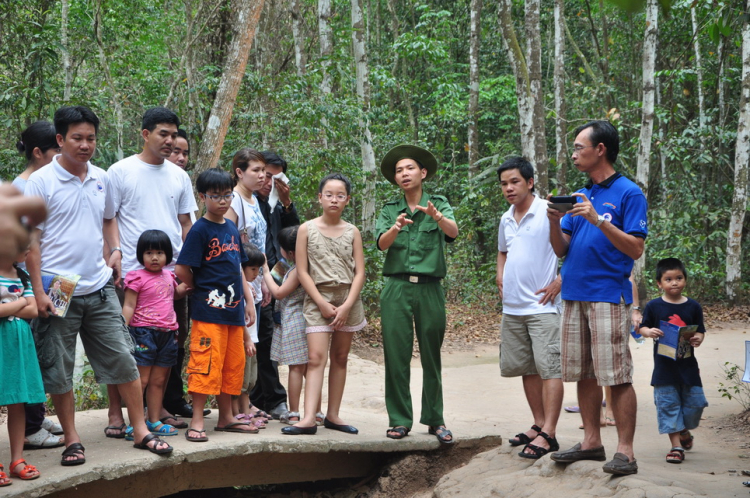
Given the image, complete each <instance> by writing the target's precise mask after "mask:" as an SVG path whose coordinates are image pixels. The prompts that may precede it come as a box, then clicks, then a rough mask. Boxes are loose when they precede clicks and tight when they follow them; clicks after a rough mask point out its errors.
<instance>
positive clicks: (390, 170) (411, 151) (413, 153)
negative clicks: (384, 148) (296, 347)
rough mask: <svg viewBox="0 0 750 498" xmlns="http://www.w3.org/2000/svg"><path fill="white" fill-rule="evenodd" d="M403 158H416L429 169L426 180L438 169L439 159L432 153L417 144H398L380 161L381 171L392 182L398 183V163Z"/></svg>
mask: <svg viewBox="0 0 750 498" xmlns="http://www.w3.org/2000/svg"><path fill="white" fill-rule="evenodd" d="M401 159H414V160H415V161H417V162H418V163H419V164H420V165H421V166H422V167H423V168H425V169H426V170H427V176H426V177H425V180H429V179H430V178H432V177H433V176H434V175H435V173H436V172H437V169H438V164H437V160H436V159H435V156H433V155H432V153H431V152H430V151H428V150H426V149H423V148H422V147H417V146H416V145H407V144H402V145H397V146H396V147H394V148H392V149H391V150H389V151H388V153H387V154H386V155H385V157H384V158H383V160H382V161H381V162H380V172H381V173H383V176H384V177H385V178H386V179H387V180H388V181H389V182H391V183H392V184H394V185H397V183H396V180H395V176H396V163H397V162H399V161H400V160H401Z"/></svg>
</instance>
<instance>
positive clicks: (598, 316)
mask: <svg viewBox="0 0 750 498" xmlns="http://www.w3.org/2000/svg"><path fill="white" fill-rule="evenodd" d="M629 338H630V305H627V304H624V303H620V304H612V303H593V302H587V301H564V311H563V319H562V374H563V381H564V382H577V381H579V380H584V379H594V378H595V379H596V381H597V383H598V384H599V385H600V386H619V385H621V384H632V383H633V358H632V357H631V356H630V348H629V347H628V339H629Z"/></svg>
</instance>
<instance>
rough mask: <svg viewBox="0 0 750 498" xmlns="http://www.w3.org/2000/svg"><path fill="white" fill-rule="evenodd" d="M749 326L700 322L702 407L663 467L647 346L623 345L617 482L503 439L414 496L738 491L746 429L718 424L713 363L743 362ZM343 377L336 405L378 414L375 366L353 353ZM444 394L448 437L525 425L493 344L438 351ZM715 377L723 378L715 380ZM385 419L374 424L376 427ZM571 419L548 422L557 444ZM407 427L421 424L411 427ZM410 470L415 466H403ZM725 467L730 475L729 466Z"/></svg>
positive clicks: (726, 409) (733, 408) (569, 434)
mask: <svg viewBox="0 0 750 498" xmlns="http://www.w3.org/2000/svg"><path fill="white" fill-rule="evenodd" d="M749 331H750V325H748V324H746V323H739V322H736V323H731V324H722V325H721V328H719V327H714V328H711V327H709V335H708V336H707V338H706V341H705V342H704V344H703V345H702V346H701V347H700V348H699V349H698V350H697V353H696V356H697V357H698V361H699V364H700V365H701V375H702V379H703V383H704V389H705V392H706V396H707V398H708V400H709V404H710V406H709V407H708V408H707V409H706V410H705V412H704V421H703V424H702V427H700V428H698V429H697V430H696V431H694V434H695V447H694V449H693V450H691V451H690V452H688V453H687V456H686V459H685V461H684V462H683V463H682V464H681V465H674V464H668V463H666V461H665V455H666V453H667V452H668V450H669V448H670V446H669V440H668V438H667V436H666V435H659V433H658V431H657V425H656V413H655V409H654V405H653V395H652V388H651V386H650V385H649V382H650V378H651V371H652V363H653V360H652V357H651V351H652V349H651V344H650V341H648V340H647V342H646V343H645V344H642V345H639V344H636V343H635V342H632V343H631V349H632V352H633V356H634V360H635V365H636V371H635V382H634V385H635V388H636V392H637V396H638V413H637V416H638V422H637V429H636V438H635V449H636V458H637V459H638V463H639V469H640V470H639V473H638V474H637V475H635V476H631V477H625V478H610V477H609V476H608V475H606V474H604V473H602V472H601V464H600V463H598V462H578V463H575V464H572V465H569V466H567V468H566V467H564V466H562V465H559V464H555V463H554V462H552V461H551V460H550V459H549V456H547V457H544V458H543V459H541V460H539V461H537V462H533V461H529V460H525V459H522V458H520V457H518V456H517V455H516V452H517V449H515V451H511V449H510V446H509V445H507V444H505V445H503V447H501V448H497V449H495V450H492V451H489V452H485V453H483V454H481V455H478V456H476V457H475V458H474V459H473V460H472V461H471V462H470V463H469V464H467V465H465V466H463V467H462V468H460V469H457V470H454V471H453V472H450V473H449V474H447V475H445V476H444V477H443V478H442V479H441V480H440V482H439V483H438V484H437V485H436V486H435V487H434V489H431V490H426V489H425V490H422V493H420V496H440V497H447V496H471V497H484V496H504V497H545V498H546V497H547V496H549V495H551V494H553V495H554V496H617V497H636V496H649V497H652V496H659V497H661V496H663V497H677V496H710V497H733V496H748V491H749V490H748V488H745V487H743V486H742V484H741V482H742V481H746V480H750V477H748V476H743V475H742V471H743V470H745V471H750V459H749V458H748V457H749V456H750V444H748V443H750V431H748V428H747V427H744V428H743V427H739V428H728V427H729V423H728V420H729V419H728V417H730V418H731V416H732V415H733V414H737V413H739V412H741V411H742V410H741V407H740V405H739V404H737V403H736V402H735V401H730V400H728V399H727V398H723V397H721V394H720V393H719V391H718V387H719V383H720V382H723V381H724V379H723V376H722V365H723V364H724V362H727V361H729V362H732V363H736V364H738V365H741V366H743V367H744V342H745V340H750V332H749ZM353 366H354V368H353V369H352V372H351V374H350V377H349V381H348V386H347V392H346V395H345V399H344V404H345V405H346V406H347V407H348V408H350V409H354V408H355V407H354V406H353V405H358V406H359V407H360V408H365V409H370V410H376V411H383V412H384V406H383V403H382V377H381V376H379V375H378V374H379V372H377V371H378V370H380V369H382V366H380V365H377V364H374V363H372V362H370V361H366V360H361V359H357V360H355V361H354V362H353ZM412 367H413V368H412V395H413V398H414V403H415V412H416V413H419V406H418V405H419V393H420V389H421V379H420V377H421V371H420V369H419V362H418V360H417V359H415V361H414V362H413V364H412ZM443 382H444V392H445V413H446V422H447V425H448V427H450V428H451V429H452V430H453V431H454V434H456V435H457V437H458V438H460V437H461V433H462V432H464V433H468V432H473V431H476V429H477V427H478V426H479V427H482V428H483V429H484V430H485V431H488V432H490V433H496V434H500V435H502V436H503V437H504V438H505V439H506V440H507V439H508V438H509V437H512V436H513V435H514V434H516V433H517V432H519V431H521V430H524V429H525V428H527V427H528V426H529V425H531V423H532V419H531V412H530V410H529V409H528V407H527V406H526V403H525V398H524V396H523V391H522V387H521V380H520V378H517V379H505V378H501V377H500V375H499V369H498V359H497V347H496V346H481V347H478V348H476V349H474V350H473V351H452V352H448V353H447V354H445V355H444V374H443ZM724 382H725V381H724ZM565 388H566V393H565V402H564V405H565V406H567V405H575V404H577V402H576V394H575V386H574V385H573V384H566V385H565ZM386 423H387V419H385V418H384V420H383V429H385V427H386ZM579 424H580V417H579V416H578V415H577V414H570V413H563V414H562V415H561V417H560V422H559V425H558V439H559V440H560V443H561V447H563V448H567V447H570V446H572V445H573V444H575V443H576V442H579V441H580V438H581V436H582V435H583V431H581V430H579V429H578V426H579ZM415 430H416V431H423V430H424V427H421V426H418V425H415ZM602 434H603V439H604V445H605V448H606V449H607V455H608V457H610V456H611V455H613V454H614V449H615V446H616V441H617V438H616V429H615V428H614V427H608V428H604V429H602ZM412 470H413V471H414V472H419V469H412ZM732 471H734V472H732Z"/></svg>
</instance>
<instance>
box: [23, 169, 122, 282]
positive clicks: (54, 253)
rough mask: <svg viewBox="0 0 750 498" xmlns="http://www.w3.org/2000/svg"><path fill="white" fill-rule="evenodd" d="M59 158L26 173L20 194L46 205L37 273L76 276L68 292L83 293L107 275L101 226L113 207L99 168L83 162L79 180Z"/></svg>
mask: <svg viewBox="0 0 750 498" xmlns="http://www.w3.org/2000/svg"><path fill="white" fill-rule="evenodd" d="M59 157H60V156H59V155H57V156H55V158H54V159H53V160H52V163H51V164H50V165H49V166H47V167H44V168H41V169H40V170H38V171H36V172H35V173H33V174H32V175H31V177H29V181H28V183H27V184H26V189H25V190H24V194H25V195H28V196H38V197H41V198H42V199H44V201H45V203H46V205H47V219H46V220H45V221H44V222H42V223H40V224H39V225H37V228H39V229H40V230H41V231H42V237H41V256H42V271H45V272H50V273H57V274H62V275H70V274H75V275H80V276H81V279H80V280H79V281H78V285H77V286H76V290H75V292H74V294H73V295H75V296H83V295H86V294H91V293H92V292H95V291H97V290H99V289H101V288H102V287H104V285H105V284H106V283H107V281H108V280H109V279H110V278H111V277H112V269H111V268H109V267H108V266H107V264H106V262H105V261H104V256H103V254H102V253H103V250H104V239H103V236H102V225H103V223H104V218H105V217H106V216H107V214H108V213H112V215H110V216H109V218H112V217H113V215H114V211H113V210H112V204H111V199H110V198H109V196H108V195H107V193H108V182H107V173H105V172H104V170H103V169H101V168H97V167H96V166H94V165H93V164H91V163H88V172H87V173H86V178H85V179H84V181H83V182H81V180H80V179H79V178H78V177H77V176H75V175H72V174H70V173H69V172H68V171H67V170H65V168H63V167H62V166H60V163H58V162H57V159H58V158H59Z"/></svg>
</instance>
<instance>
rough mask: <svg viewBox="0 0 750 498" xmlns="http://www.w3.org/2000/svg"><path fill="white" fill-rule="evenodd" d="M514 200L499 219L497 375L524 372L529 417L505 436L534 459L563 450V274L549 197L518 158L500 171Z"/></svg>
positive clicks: (507, 194) (505, 191)
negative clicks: (537, 189)
mask: <svg viewBox="0 0 750 498" xmlns="http://www.w3.org/2000/svg"><path fill="white" fill-rule="evenodd" d="M497 175H498V178H499V179H500V185H501V187H502V190H503V196H504V197H505V199H506V200H507V201H508V202H509V203H510V204H511V206H510V209H509V210H508V211H507V212H506V213H505V214H504V215H503V217H502V218H501V220H500V229H499V232H498V243H497V250H498V252H497V288H498V290H499V291H500V298H501V299H502V301H503V323H502V332H501V333H502V343H501V345H500V374H501V375H502V376H503V377H518V376H521V377H522V379H523V389H524V393H525V394H526V400H527V402H528V404H529V408H531V413H532V415H533V417H534V424H533V425H532V426H531V429H529V430H528V431H526V432H521V433H519V434H517V435H516V436H515V437H514V438H512V439H510V441H509V442H510V444H511V445H512V446H520V445H525V446H524V448H523V450H522V451H521V452H520V453H519V455H520V456H522V457H524V458H531V459H537V458H541V457H542V456H544V455H545V454H546V453H548V452H549V451H557V450H558V449H560V447H559V445H558V444H557V439H556V438H555V433H556V428H557V420H558V418H559V416H560V408H561V406H562V399H563V383H562V372H561V366H560V315H559V312H558V306H559V304H560V298H559V293H560V278H559V277H558V276H557V256H555V252H554V251H553V250H552V244H550V241H549V220H548V218H547V201H544V200H542V199H540V198H539V197H537V196H536V195H535V194H534V168H533V167H532V166H531V164H530V163H529V162H528V161H526V160H525V159H523V158H521V157H513V158H510V159H508V160H507V161H505V162H504V163H503V164H502V165H501V166H500V167H499V168H498V170H497Z"/></svg>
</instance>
